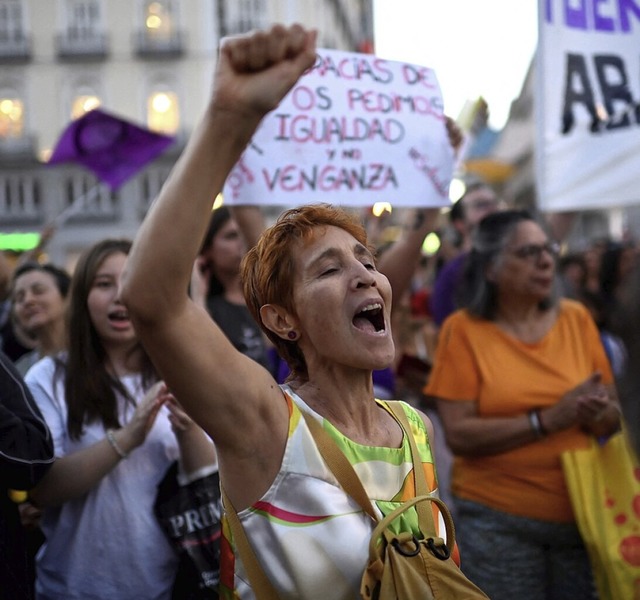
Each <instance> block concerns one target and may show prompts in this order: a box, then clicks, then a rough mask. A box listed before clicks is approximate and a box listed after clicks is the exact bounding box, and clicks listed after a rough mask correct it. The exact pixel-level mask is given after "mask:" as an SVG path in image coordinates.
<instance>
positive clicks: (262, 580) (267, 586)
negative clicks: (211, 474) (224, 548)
mask: <svg viewBox="0 0 640 600" xmlns="http://www.w3.org/2000/svg"><path fill="white" fill-rule="evenodd" d="M220 492H221V495H222V503H223V505H224V511H225V514H226V515H227V520H228V522H229V526H230V527H231V533H232V534H233V541H234V543H235V545H236V549H237V551H238V554H239V555H240V558H241V559H242V564H243V565H244V568H245V570H246V572H247V577H248V578H249V583H250V584H251V589H252V590H253V592H254V594H255V595H256V598H257V599H258V600H279V598H280V596H278V593H277V592H276V590H275V588H274V587H273V585H272V584H271V581H269V578H268V577H267V576H266V574H265V572H264V569H263V568H262V565H260V563H259V562H258V557H257V556H256V554H255V552H254V551H253V548H252V547H251V545H250V544H249V540H248V539H247V535H246V533H245V532H244V527H242V523H240V519H239V518H238V514H237V513H236V509H235V508H233V504H231V502H230V500H229V498H228V497H227V494H226V493H225V491H224V488H223V487H222V486H220Z"/></svg>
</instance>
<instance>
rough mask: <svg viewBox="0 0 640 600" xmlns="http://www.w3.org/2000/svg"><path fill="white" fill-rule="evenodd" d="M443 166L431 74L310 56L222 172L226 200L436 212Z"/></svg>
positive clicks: (328, 53)
mask: <svg viewBox="0 0 640 600" xmlns="http://www.w3.org/2000/svg"><path fill="white" fill-rule="evenodd" d="M452 170H453V151H452V149H451V146H450V144H449V142H448V138H447V135H446V129H445V126H444V114H443V106H442V97H441V94H440V89H439V86H438V82H437V80H436V77H435V73H434V71H433V70H431V69H428V68H425V67H419V66H416V65H411V64H405V63H400V62H394V61H387V60H383V59H380V58H377V57H375V56H372V55H368V54H356V53H350V52H340V51H336V50H319V51H318V56H317V59H316V63H315V65H314V66H313V67H312V68H311V69H310V70H309V71H308V72H307V73H305V75H304V76H303V77H301V79H300V80H299V81H298V83H297V85H296V86H295V87H294V88H293V89H292V90H291V92H290V93H289V94H288V95H287V96H286V98H284V100H283V101H282V102H281V104H280V106H278V108H277V109H276V110H274V111H272V112H271V113H269V114H268V115H267V116H266V117H265V119H264V120H263V122H262V124H261V126H260V128H259V129H258V131H257V132H256V134H255V136H254V138H253V140H252V142H251V144H250V145H249V147H248V148H247V150H246V151H245V153H244V154H243V156H242V158H241V159H240V161H239V162H238V164H237V165H236V166H235V167H234V169H233V171H232V172H231V174H230V175H229V177H228V179H227V181H226V184H225V188H224V197H225V201H226V202H228V203H230V204H272V205H300V204H304V203H308V202H331V203H333V204H342V205H345V206H367V205H371V204H373V203H374V202H379V201H385V202H391V203H393V204H395V205H398V206H401V205H404V206H443V205H447V204H448V203H449V200H448V190H449V182H450V179H451V174H452Z"/></svg>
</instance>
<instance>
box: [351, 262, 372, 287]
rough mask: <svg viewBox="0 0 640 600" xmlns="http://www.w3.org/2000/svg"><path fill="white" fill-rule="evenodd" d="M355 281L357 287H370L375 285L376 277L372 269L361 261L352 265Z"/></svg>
mask: <svg viewBox="0 0 640 600" xmlns="http://www.w3.org/2000/svg"><path fill="white" fill-rule="evenodd" d="M354 271H355V281H356V285H357V287H364V286H366V287H371V286H375V285H376V278H375V276H374V273H373V271H371V270H370V269H368V268H367V267H365V265H363V264H362V263H361V262H358V263H357V265H356V266H355V267H354Z"/></svg>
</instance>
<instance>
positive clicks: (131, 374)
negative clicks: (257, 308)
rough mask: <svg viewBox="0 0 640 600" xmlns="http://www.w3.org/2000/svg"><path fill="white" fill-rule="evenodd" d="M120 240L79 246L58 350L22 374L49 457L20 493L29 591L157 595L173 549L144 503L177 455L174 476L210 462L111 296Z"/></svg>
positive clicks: (173, 559) (200, 437) (166, 589)
mask: <svg viewBox="0 0 640 600" xmlns="http://www.w3.org/2000/svg"><path fill="white" fill-rule="evenodd" d="M130 247H131V242H130V241H128V240H114V239H107V240H104V241H101V242H98V243H96V244H94V245H93V246H92V247H90V248H89V249H88V250H86V251H85V252H84V253H83V255H82V256H81V257H80V260H79V262H78V264H77V266H76V268H75V270H74V274H73V278H72V283H71V289H70V292H69V320H68V324H69V332H68V336H67V338H68V340H69V344H68V348H67V352H66V353H64V354H63V355H62V356H61V357H45V358H44V359H43V360H41V361H39V362H38V363H36V364H35V365H34V366H33V367H32V368H31V369H30V370H29V372H28V374H27V376H26V382H27V384H28V385H29V387H30V389H31V391H32V393H33V396H34V398H35V401H36V402H37V404H38V406H39V408H40V410H41V412H42V414H43V415H44V418H45V419H46V422H47V424H48V426H49V428H50V430H51V434H52V437H53V442H54V449H55V456H56V461H55V463H54V464H53V466H52V467H51V469H50V470H49V471H48V473H47V474H46V476H45V477H44V478H43V479H42V480H41V481H40V483H39V484H38V485H37V486H36V487H35V488H34V489H33V490H31V492H30V497H31V499H32V502H33V503H34V504H35V505H36V506H38V507H40V508H41V509H42V511H43V515H42V530H43V532H44V534H45V538H46V541H45V543H44V544H43V546H42V548H41V549H40V551H39V553H38V556H37V559H36V591H37V595H38V597H39V598H65V599H68V600H72V599H74V600H76V599H77V600H81V599H85V598H95V599H104V600H108V599H113V598H158V599H165V600H168V599H169V598H170V597H171V593H172V587H173V584H174V579H175V577H176V573H177V568H178V557H177V555H176V553H175V552H174V549H173V548H172V547H171V545H170V543H169V541H168V540H167V538H166V536H165V534H164V531H163V530H162V529H161V527H160V524H159V522H158V521H157V520H156V517H155V514H154V511H153V507H154V502H155V499H156V494H157V485H158V483H159V482H160V481H161V480H162V479H163V477H164V476H165V473H166V472H167V469H168V468H169V467H170V466H171V465H172V464H173V462H174V461H175V460H177V459H179V460H180V465H181V469H182V472H183V473H184V474H185V475H186V476H188V475H190V474H191V473H194V472H199V471H201V470H202V469H205V468H207V467H208V468H213V469H215V468H216V460H215V450H214V448H213V444H212V443H211V442H210V440H209V439H208V437H207V436H206V435H205V434H204V432H203V431H202V429H200V428H199V427H198V426H196V425H195V424H194V423H193V422H192V421H191V420H190V419H189V418H188V417H187V416H186V414H185V413H184V411H182V410H181V409H180V407H179V406H178V405H177V403H176V402H175V399H173V397H172V396H171V395H170V394H169V393H168V391H167V390H166V388H165V387H164V385H163V384H161V382H158V377H157V374H156V373H155V370H154V369H153V367H152V365H151V362H150V361H149V359H148V357H147V355H146V353H145V351H144V349H143V348H142V346H141V345H140V343H139V340H138V337H137V334H136V331H135V330H134V328H133V325H132V324H131V321H130V320H129V315H128V312H127V310H126V308H125V307H124V306H123V305H122V303H121V302H120V300H119V297H118V285H119V281H120V276H121V273H122V270H123V267H124V263H125V260H126V258H127V255H128V253H129V249H130ZM178 424H179V425H180V426H179V427H177V426H174V425H178ZM174 430H175V431H174Z"/></svg>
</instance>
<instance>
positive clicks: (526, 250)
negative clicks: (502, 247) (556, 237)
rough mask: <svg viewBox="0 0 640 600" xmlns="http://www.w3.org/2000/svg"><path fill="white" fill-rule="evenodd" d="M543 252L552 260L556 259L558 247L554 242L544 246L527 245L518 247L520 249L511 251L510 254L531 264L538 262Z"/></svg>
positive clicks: (558, 252)
mask: <svg viewBox="0 0 640 600" xmlns="http://www.w3.org/2000/svg"><path fill="white" fill-rule="evenodd" d="M543 252H547V253H548V254H550V255H551V256H552V257H553V258H557V257H558V255H559V254H560V245H559V244H557V243H556V242H547V243H546V244H529V245H528V246H520V248H514V249H513V250H511V254H513V255H514V256H517V257H518V258H522V259H524V260H530V261H532V262H538V261H539V260H540V257H541V256H542V253H543Z"/></svg>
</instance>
